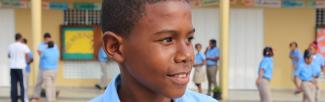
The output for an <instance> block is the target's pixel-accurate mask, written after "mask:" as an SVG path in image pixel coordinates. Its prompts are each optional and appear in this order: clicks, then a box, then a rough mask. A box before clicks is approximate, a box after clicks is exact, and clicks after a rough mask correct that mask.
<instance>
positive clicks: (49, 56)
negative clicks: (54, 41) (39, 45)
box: [39, 45, 60, 70]
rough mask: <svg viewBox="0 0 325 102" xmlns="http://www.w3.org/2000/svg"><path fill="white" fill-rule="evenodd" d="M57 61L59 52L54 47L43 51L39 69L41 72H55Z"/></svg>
mask: <svg viewBox="0 0 325 102" xmlns="http://www.w3.org/2000/svg"><path fill="white" fill-rule="evenodd" d="M59 59H60V52H59V48H58V47H57V46H56V45H55V46H54V47H53V48H46V49H43V50H42V53H41V55H40V65H39V67H40V69H41V70H57V68H58V64H59Z"/></svg>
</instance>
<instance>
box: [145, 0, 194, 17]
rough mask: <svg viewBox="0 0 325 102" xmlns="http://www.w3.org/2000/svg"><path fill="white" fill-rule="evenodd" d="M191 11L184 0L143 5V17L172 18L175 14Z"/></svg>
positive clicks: (169, 0)
mask: <svg viewBox="0 0 325 102" xmlns="http://www.w3.org/2000/svg"><path fill="white" fill-rule="evenodd" d="M190 11H191V7H190V5H189V4H188V3H187V2H185V1H184V0H167V1H161V2H157V3H153V4H146V5H145V12H144V13H145V16H153V15H155V16H160V17H161V16H172V15H173V14H175V13H187V12H190Z"/></svg>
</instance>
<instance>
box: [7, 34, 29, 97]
mask: <svg viewBox="0 0 325 102" xmlns="http://www.w3.org/2000/svg"><path fill="white" fill-rule="evenodd" d="M15 41H16V42H14V43H12V44H10V45H9V48H8V57H9V61H10V64H9V68H10V78H11V89H10V96H11V102H18V93H17V91H18V90H17V84H18V83H19V86H20V87H19V89H20V95H21V98H20V99H21V101H22V102H26V101H25V99H26V98H25V97H26V95H25V85H24V84H25V81H24V71H25V68H26V62H29V61H30V59H29V53H30V52H31V51H30V49H29V48H28V47H27V46H26V45H25V44H24V43H23V37H22V35H21V34H19V33H17V34H16V35H15Z"/></svg>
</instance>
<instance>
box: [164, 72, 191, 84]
mask: <svg viewBox="0 0 325 102" xmlns="http://www.w3.org/2000/svg"><path fill="white" fill-rule="evenodd" d="M189 75H190V72H180V73H175V74H167V76H168V78H169V79H170V80H171V81H172V83H174V84H175V85H177V86H181V87H183V86H186V85H187V83H188V82H189Z"/></svg>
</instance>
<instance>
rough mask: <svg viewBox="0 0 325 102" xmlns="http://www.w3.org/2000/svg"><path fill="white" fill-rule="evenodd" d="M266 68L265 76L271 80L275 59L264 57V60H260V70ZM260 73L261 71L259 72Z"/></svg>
mask: <svg viewBox="0 0 325 102" xmlns="http://www.w3.org/2000/svg"><path fill="white" fill-rule="evenodd" d="M261 69H263V70H264V74H263V77H264V78H266V79H268V80H271V79H272V73H273V59H272V57H264V58H263V59H262V61H261V62H260V66H259V70H258V71H260V70H261ZM258 73H259V72H258Z"/></svg>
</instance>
